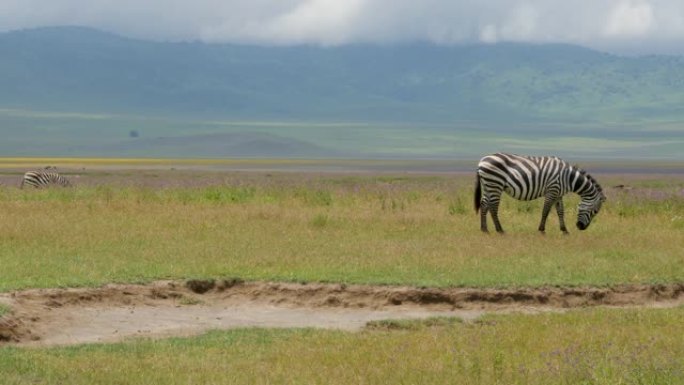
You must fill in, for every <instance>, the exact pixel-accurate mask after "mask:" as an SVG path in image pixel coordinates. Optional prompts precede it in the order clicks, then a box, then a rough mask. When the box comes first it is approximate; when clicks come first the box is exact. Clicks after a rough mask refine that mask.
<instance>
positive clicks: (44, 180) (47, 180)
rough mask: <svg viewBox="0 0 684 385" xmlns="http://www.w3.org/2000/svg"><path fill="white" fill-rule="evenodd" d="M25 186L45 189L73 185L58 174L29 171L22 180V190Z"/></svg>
mask: <svg viewBox="0 0 684 385" xmlns="http://www.w3.org/2000/svg"><path fill="white" fill-rule="evenodd" d="M24 186H31V187H35V188H43V187H50V186H61V187H69V186H71V183H69V181H68V180H67V179H66V178H65V177H63V176H62V175H59V174H58V173H56V172H46V171H28V172H26V173H25V174H24V178H23V179H22V180H21V186H20V188H24Z"/></svg>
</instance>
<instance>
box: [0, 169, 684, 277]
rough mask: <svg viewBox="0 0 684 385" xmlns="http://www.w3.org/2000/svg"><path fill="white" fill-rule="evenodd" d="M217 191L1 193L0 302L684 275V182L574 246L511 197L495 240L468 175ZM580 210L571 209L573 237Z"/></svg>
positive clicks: (633, 196) (311, 181)
mask: <svg viewBox="0 0 684 385" xmlns="http://www.w3.org/2000/svg"><path fill="white" fill-rule="evenodd" d="M168 176H169V174H166V177H168ZM147 178H155V177H154V176H153V175H148V176H147ZM157 178H159V176H157ZM217 178H224V179H219V181H218V183H217V184H213V185H212V184H210V185H203V186H192V185H188V186H180V187H179V186H172V187H164V188H152V187H136V186H122V185H118V186H117V185H95V186H93V185H90V186H86V185H85V184H86V183H85V181H84V183H82V186H81V187H76V188H73V189H50V190H44V191H25V190H19V189H16V188H13V187H6V188H3V189H2V190H0V212H2V215H3V220H2V222H1V223H0V234H2V235H1V237H2V238H1V242H2V247H1V248H0V258H2V261H3V268H2V269H1V270H0V289H1V290H11V289H20V288H27V287H54V286H83V285H99V284H103V283H108V282H130V281H149V280H155V279H160V278H186V277H223V276H230V277H233V276H235V277H240V278H243V279H249V280H286V281H332V282H347V283H370V284H407V285H419V286H420V285H426V286H543V285H612V284H621V283H658V282H678V281H681V280H682V278H683V277H684V264H683V263H682V258H684V256H683V255H682V253H681V247H682V245H683V244H684V236H683V234H684V198H683V197H682V195H681V189H682V183H684V182H682V180H681V179H680V180H677V179H673V180H670V181H667V180H664V179H663V180H660V181H659V182H657V183H660V184H661V185H662V186H661V187H659V188H652V187H646V186H651V185H653V184H655V183H656V181H653V180H642V181H635V182H637V184H636V185H635V187H636V188H635V189H633V190H629V191H621V190H613V189H607V195H608V203H607V204H606V205H605V207H604V209H603V210H602V212H601V213H600V214H599V215H598V216H597V218H596V219H595V222H594V223H593V224H592V226H591V227H590V228H589V229H588V230H587V231H585V232H579V231H578V230H576V229H574V228H573V229H571V230H573V231H572V233H571V235H570V236H563V235H562V234H561V233H560V232H559V231H557V219H556V218H555V217H554V216H555V214H553V215H552V216H551V218H550V220H549V224H548V225H547V234H546V235H545V236H542V235H540V234H538V233H537V231H536V226H537V224H538V221H539V217H540V215H541V214H540V211H541V208H540V205H541V201H535V202H531V203H525V202H518V201H514V200H512V199H506V200H504V201H503V203H502V211H501V214H500V217H501V220H502V223H503V225H504V227H505V228H506V230H507V231H508V233H509V234H508V235H506V236H496V235H490V236H485V235H483V234H481V233H480V231H479V217H478V216H477V215H476V214H475V213H474V210H473V202H472V200H473V198H472V184H473V178H472V177H471V176H470V175H468V176H460V177H453V176H345V175H328V176H325V175H320V176H316V175H302V174H275V175H268V174H231V176H230V177H226V176H225V175H224V176H223V177H220V176H217ZM604 180H605V183H604V184H605V185H606V186H610V185H611V184H612V182H611V179H606V178H604ZM639 186H645V187H643V188H642V187H639ZM576 204H577V198H576V197H574V196H571V197H569V199H567V201H566V208H567V211H568V214H567V215H568V218H569V219H568V221H569V223H574V216H575V215H576V214H575V206H576Z"/></svg>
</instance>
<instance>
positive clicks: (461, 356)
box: [0, 307, 684, 385]
mask: <svg viewBox="0 0 684 385" xmlns="http://www.w3.org/2000/svg"><path fill="white" fill-rule="evenodd" d="M388 325H389V326H391V327H388ZM682 335H684V308H681V307H680V308H674V309H659V310H653V309H651V310H624V309H586V310H575V311H569V312H567V313H563V314H558V313H547V314H537V315H526V314H512V315H499V316H487V317H485V318H483V319H480V320H479V321H477V322H475V323H461V322H458V321H453V320H448V319H438V320H436V321H435V320H428V321H425V322H420V321H418V322H406V323H394V324H393V323H384V324H381V325H377V324H376V325H374V326H372V327H370V328H368V329H366V330H365V331H362V332H358V333H349V332H341V331H324V330H313V329H298V330H264V329H244V330H232V331H223V332H211V333H208V334H206V335H203V336H200V337H196V338H173V339H166V340H156V341H155V340H134V341H130V342H126V343H119V344H111V345H86V346H76V347H66V348H50V349H18V348H7V347H5V348H0V373H1V374H2V380H1V381H2V383H3V384H7V385H20V384H21V385H23V384H71V385H78V384H88V385H89V384H122V385H124V384H167V385H174V384H544V385H550V384H682V383H684V339H682V338H681V336H682Z"/></svg>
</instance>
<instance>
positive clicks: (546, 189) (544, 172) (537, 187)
mask: <svg viewBox="0 0 684 385" xmlns="http://www.w3.org/2000/svg"><path fill="white" fill-rule="evenodd" d="M504 191H505V192H506V193H507V194H508V195H510V196H512V197H513V198H515V199H518V200H523V201H530V200H533V199H537V198H541V197H544V209H543V211H542V217H541V222H540V223H539V231H541V232H544V230H545V227H546V218H547V217H548V215H549V212H550V211H551V207H553V206H556V212H557V213H558V219H559V221H560V229H561V231H562V232H564V233H567V232H568V230H567V228H566V227H565V220H564V210H563V195H565V194H567V193H569V192H575V193H577V194H578V195H579V196H580V197H581V201H580V204H579V210H578V215H577V228H578V229H580V230H585V229H586V228H587V227H589V224H590V223H591V219H592V218H593V217H594V215H596V214H597V213H598V212H599V210H600V209H601V204H602V203H603V202H604V201H605V200H606V197H605V195H603V190H602V189H601V186H600V185H599V184H598V182H596V180H595V179H594V178H593V177H591V175H589V174H587V173H586V171H584V170H581V169H579V168H577V167H575V166H572V165H570V164H569V163H567V162H565V161H563V160H562V159H560V158H557V157H552V156H521V155H513V154H502V153H497V154H493V155H488V156H485V157H484V158H482V159H481V160H480V163H479V164H478V167H477V179H476V183H475V211H476V212H477V211H480V221H481V222H480V228H481V229H482V231H484V232H487V212H490V213H491V215H492V219H493V220H494V226H495V227H496V231H498V232H500V233H503V228H502V227H501V223H500V222H499V212H498V211H499V202H500V200H501V194H502V193H503V192H504Z"/></svg>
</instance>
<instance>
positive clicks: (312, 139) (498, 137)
mask: <svg viewBox="0 0 684 385" xmlns="http://www.w3.org/2000/svg"><path fill="white" fill-rule="evenodd" d="M387 119H390V120H389V121H378V122H368V121H360V122H357V121H249V120H244V121H240V120H236V121H231V120H198V119H194V120H193V119H175V118H169V117H154V116H135V115H115V114H85V113H58V112H45V111H30V110H13V109H0V134H1V135H2V136H3V137H4V138H5V139H4V140H3V141H2V142H1V143H0V154H3V155H4V156H32V155H34V154H45V155H47V156H60V157H69V156H78V157H83V156H110V157H129V158H136V157H175V158H184V157H190V158H192V157H194V158H196V157H217V158H226V157H234V158H240V157H261V158H263V157H271V158H348V159H356V158H387V157H389V158H405V159H416V158H437V159H468V158H476V157H478V156H479V155H481V154H484V153H489V152H496V151H509V152H519V153H532V154H540V155H545V154H557V155H565V156H568V157H575V158H578V159H619V160H624V159H676V160H678V161H682V160H684V157H683V155H682V152H681V151H680V148H681V147H682V146H683V145H684V142H683V141H682V135H681V134H682V127H681V125H680V124H679V123H678V122H677V121H651V122H649V123H644V122H635V123H629V124H626V123H625V124H618V123H609V122H607V123H601V124H600V123H594V124H589V123H562V124H561V123H558V122H553V121H549V122H546V121H539V122H528V123H526V124H520V123H512V124H503V123H498V124H489V125H486V124H479V123H476V122H473V121H468V120H464V121H454V122H453V123H444V124H436V123H416V122H413V123H407V122H403V121H395V122H393V121H391V119H392V117H387ZM625 154H628V155H627V156H625Z"/></svg>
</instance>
